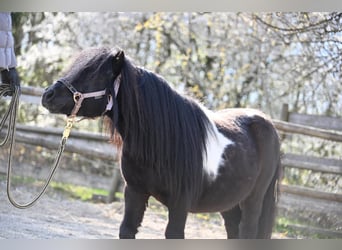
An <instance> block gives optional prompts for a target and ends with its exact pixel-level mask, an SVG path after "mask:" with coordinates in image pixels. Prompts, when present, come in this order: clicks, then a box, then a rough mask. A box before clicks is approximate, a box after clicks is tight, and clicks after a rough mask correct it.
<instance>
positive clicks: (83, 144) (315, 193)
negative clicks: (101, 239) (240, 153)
mask: <svg viewBox="0 0 342 250" xmlns="http://www.w3.org/2000/svg"><path fill="white" fill-rule="evenodd" d="M41 93H42V90H41V89H37V88H32V87H23V88H22V98H21V100H22V101H23V102H30V103H36V104H38V103H40V96H41ZM273 122H274V125H275V126H276V128H277V129H278V131H280V132H281V134H282V138H283V139H284V138H285V137H286V135H288V134H300V135H306V136H310V137H316V138H322V139H326V140H331V141H335V142H342V119H341V118H332V117H325V116H312V115H306V114H298V113H292V112H289V111H288V105H284V106H283V110H282V113H281V119H280V120H274V121H273ZM61 134H62V129H60V128H38V127H32V126H25V125H20V124H18V126H17V137H16V140H17V141H18V142H22V143H25V144H31V145H39V146H42V147H46V148H49V149H57V147H58V145H59V139H60V137H61ZM107 141H108V138H107V137H106V136H103V135H100V134H91V133H86V132H77V131H72V133H71V136H70V139H69V141H68V143H67V147H66V151H67V152H74V153H77V154H83V155H87V156H89V157H96V158H100V159H105V160H110V161H113V162H117V160H118V159H117V153H116V151H115V148H114V147H113V146H112V145H110V144H109V143H106V142H107ZM282 165H283V166H284V167H286V168H297V169H307V170H311V171H315V172H322V173H330V174H334V175H339V176H340V175H341V174H342V160H341V158H340V159H328V158H319V157H313V156H303V155H295V154H289V153H285V154H284V157H283V159H282ZM0 171H2V172H4V171H5V169H4V168H3V167H2V168H1V167H0ZM35 172H36V171H35ZM32 173H33V171H32V170H28V171H25V173H23V174H24V175H25V174H28V175H31V176H32ZM57 173H58V171H57ZM46 174H47V173H46V172H44V171H42V173H41V174H40V176H38V178H44V176H46ZM74 174H79V175H80V176H82V173H74ZM100 179H101V180H100ZM57 180H58V181H63V182H68V183H73V184H78V185H80V184H83V185H89V186H93V187H97V188H106V189H110V196H109V201H112V200H113V199H114V194H115V191H116V190H117V188H118V187H119V184H120V182H121V175H120V171H119V168H118V167H115V168H114V173H113V177H112V178H103V177H101V178H100V177H98V176H84V175H83V176H82V178H74V177H71V178H70V174H65V173H64V174H63V173H61V174H60V175H58V174H57ZM280 189H281V192H282V193H283V194H289V195H293V196H297V197H299V198H298V199H297V200H296V199H295V200H294V202H293V203H287V204H288V206H289V207H291V206H292V205H293V204H294V203H296V204H295V205H294V206H297V205H298V204H300V200H303V197H307V198H311V199H314V200H320V201H323V202H324V201H325V202H329V205H331V207H332V209H333V210H334V211H336V214H334V215H333V216H332V217H333V219H334V218H335V220H338V227H342V194H340V193H328V192H324V191H320V190H316V189H312V188H307V187H301V186H292V185H284V184H282V185H281V187H280ZM284 196H285V197H284V198H283V199H287V198H286V195H284ZM292 198H293V197H292ZM298 200H299V201H298ZM283 203H284V204H285V203H286V202H285V201H284V202H283ZM310 204H311V203H310ZM336 218H337V219H336ZM339 230H341V228H340V229H339ZM331 234H332V235H334V236H335V237H342V232H341V231H338V230H337V231H336V230H335V231H334V232H331Z"/></svg>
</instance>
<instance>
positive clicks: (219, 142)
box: [200, 105, 234, 180]
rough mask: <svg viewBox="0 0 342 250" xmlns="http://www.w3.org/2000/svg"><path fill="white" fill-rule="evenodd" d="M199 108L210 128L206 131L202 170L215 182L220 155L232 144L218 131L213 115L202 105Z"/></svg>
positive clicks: (220, 160) (220, 161)
mask: <svg viewBox="0 0 342 250" xmlns="http://www.w3.org/2000/svg"><path fill="white" fill-rule="evenodd" d="M200 107H201V109H202V110H203V111H204V113H205V114H206V115H207V117H208V119H209V120H210V123H211V128H209V129H208V131H207V135H208V138H207V142H206V151H204V152H203V169H204V171H205V172H206V173H207V174H208V176H209V178H210V179H211V180H215V179H216V177H217V175H218V170H219V168H220V165H221V164H222V161H223V158H222V154H223V152H224V149H225V148H226V147H227V146H228V145H233V144H234V142H233V141H231V140H229V139H228V138H226V137H225V136H224V135H223V134H222V133H220V132H219V131H218V129H217V127H216V125H215V123H214V122H213V119H212V117H213V116H215V113H214V112H212V111H210V110H208V109H207V108H205V107H204V106H202V105H200Z"/></svg>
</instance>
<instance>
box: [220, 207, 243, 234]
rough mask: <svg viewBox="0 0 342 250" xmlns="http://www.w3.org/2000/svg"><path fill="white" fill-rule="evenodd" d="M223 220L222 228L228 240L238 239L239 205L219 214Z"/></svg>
mask: <svg viewBox="0 0 342 250" xmlns="http://www.w3.org/2000/svg"><path fill="white" fill-rule="evenodd" d="M221 215H222V217H223V220H224V226H225V228H226V232H227V238H228V239H238V238H239V224H240V220H241V209H240V207H239V205H237V206H235V207H233V208H232V209H231V210H228V211H224V212H221Z"/></svg>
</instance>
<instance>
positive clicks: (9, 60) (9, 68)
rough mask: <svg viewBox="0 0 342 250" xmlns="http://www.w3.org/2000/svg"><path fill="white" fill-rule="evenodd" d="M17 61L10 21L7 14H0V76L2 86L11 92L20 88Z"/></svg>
mask: <svg viewBox="0 0 342 250" xmlns="http://www.w3.org/2000/svg"><path fill="white" fill-rule="evenodd" d="M16 67H17V60H16V56H15V52H14V38H13V35H12V19H11V14H10V13H9V12H0V75H1V82H2V83H3V84H9V85H10V87H11V89H12V91H14V87H15V86H20V78H19V75H18V72H17V70H16Z"/></svg>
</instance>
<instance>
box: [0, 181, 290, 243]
mask: <svg viewBox="0 0 342 250" xmlns="http://www.w3.org/2000/svg"><path fill="white" fill-rule="evenodd" d="M36 191H37V190H32V189H28V187H27V186H20V187H16V188H15V190H14V195H15V197H16V199H17V200H19V201H20V202H26V201H28V200H29V199H30V197H31V196H32V194H33V192H36ZM122 215H123V202H122V201H121V202H114V203H112V204H101V203H97V204H95V203H90V202H82V201H80V200H73V199H70V198H67V197H65V196H64V195H61V194H58V193H56V192H52V191H51V189H50V190H49V191H48V192H47V193H46V194H45V195H44V196H43V198H42V199H41V200H40V201H39V202H38V203H37V204H36V205H34V206H33V207H31V208H29V209H25V210H21V209H17V208H14V207H13V206H12V205H11V204H10V203H9V201H8V199H7V195H6V186H5V181H1V182H0V239H65V238H67V239H117V238H118V230H119V226H120V221H121V219H122ZM166 219H167V214H166V211H165V209H162V208H161V207H160V206H156V205H151V206H150V207H148V209H147V211H146V213H145V217H144V221H143V223H142V226H141V227H140V229H139V233H138V234H137V238H138V239H162V238H164V229H165V226H166ZM185 237H186V238H188V239H224V238H226V233H225V230H224V226H223V222H222V220H221V219H220V218H219V217H216V218H212V219H210V220H208V219H200V218H198V217H197V216H195V215H194V214H189V217H188V220H187V224H186V228H185ZM273 237H274V238H283V237H282V236H281V235H279V234H275V235H274V236H273Z"/></svg>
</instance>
